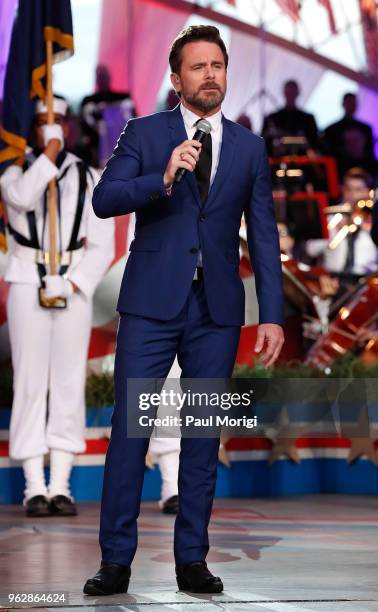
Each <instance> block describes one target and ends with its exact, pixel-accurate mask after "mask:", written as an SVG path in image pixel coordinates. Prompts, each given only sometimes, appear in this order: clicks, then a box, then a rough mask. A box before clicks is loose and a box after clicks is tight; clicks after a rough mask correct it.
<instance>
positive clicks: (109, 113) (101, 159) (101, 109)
mask: <svg viewBox="0 0 378 612" xmlns="http://www.w3.org/2000/svg"><path fill="white" fill-rule="evenodd" d="M111 81H112V78H111V73H110V70H109V68H108V67H107V66H104V65H102V64H99V65H98V66H97V67H96V91H95V93H94V94H92V95H90V96H86V97H85V98H84V99H83V101H82V102H81V106H80V117H81V123H82V130H83V135H84V141H85V144H86V147H85V149H86V151H87V156H86V157H85V159H84V161H86V162H87V163H89V164H91V165H93V166H94V167H95V168H103V167H104V166H105V163H106V162H107V160H108V159H109V157H110V156H111V154H112V152H113V148H114V145H115V144H116V141H117V138H118V135H119V132H120V130H122V128H123V126H124V125H125V124H126V123H127V121H128V120H129V119H130V118H131V117H135V115H136V110H135V105H134V102H133V100H132V97H131V95H130V93H129V92H127V91H122V92H120V91H114V90H113V89H112V83H111Z"/></svg>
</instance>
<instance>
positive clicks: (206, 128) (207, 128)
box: [196, 119, 211, 134]
mask: <svg viewBox="0 0 378 612" xmlns="http://www.w3.org/2000/svg"><path fill="white" fill-rule="evenodd" d="M196 128H197V130H200V131H201V132H205V134H210V132H211V124H210V123H209V122H208V121H206V119H200V121H198V123H197V125H196Z"/></svg>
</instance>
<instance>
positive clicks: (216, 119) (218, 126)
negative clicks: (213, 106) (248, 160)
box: [180, 104, 223, 187]
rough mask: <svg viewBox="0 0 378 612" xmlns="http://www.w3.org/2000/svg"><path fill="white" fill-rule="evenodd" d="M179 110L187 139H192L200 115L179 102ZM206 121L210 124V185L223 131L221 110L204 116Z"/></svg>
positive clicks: (214, 171)
mask: <svg viewBox="0 0 378 612" xmlns="http://www.w3.org/2000/svg"><path fill="white" fill-rule="evenodd" d="M180 110H181V114H182V118H183V119H184V125H185V129H186V133H187V135H188V139H189V140H192V138H193V136H194V134H195V132H196V130H197V126H196V123H197V121H198V120H199V119H202V117H199V115H196V114H195V113H193V112H192V111H191V110H189V109H188V108H186V107H185V106H183V104H180ZM206 121H208V122H209V123H210V125H211V132H210V134H211V146H212V150H211V155H212V161H211V174H210V187H211V185H212V184H213V181H214V178H215V174H216V172H217V169H218V165H219V158H220V151H221V144H222V133H223V125H222V111H221V110H220V111H218V112H217V113H215V114H214V115H211V117H206Z"/></svg>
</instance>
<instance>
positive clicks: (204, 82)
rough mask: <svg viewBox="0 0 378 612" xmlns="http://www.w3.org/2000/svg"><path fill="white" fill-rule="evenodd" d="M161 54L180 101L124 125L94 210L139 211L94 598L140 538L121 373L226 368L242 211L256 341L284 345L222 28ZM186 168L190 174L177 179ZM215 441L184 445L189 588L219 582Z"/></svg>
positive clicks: (239, 290)
mask: <svg viewBox="0 0 378 612" xmlns="http://www.w3.org/2000/svg"><path fill="white" fill-rule="evenodd" d="M169 61H170V66H171V71H172V74H171V81H172V84H173V86H174V87H175V89H176V92H177V93H178V95H179V97H180V104H179V106H177V108H175V109H174V110H173V111H166V112H162V113H157V114H154V115H150V116H148V117H142V118H139V119H133V120H130V121H129V122H128V124H127V126H126V128H125V130H124V132H123V133H122V135H121V137H120V139H119V141H118V144H117V146H116V149H115V151H114V155H113V156H112V158H111V159H110V161H109V163H108V165H107V167H106V169H105V171H104V173H103V176H102V179H101V181H100V183H99V184H98V186H97V188H96V190H95V193H94V198H93V207H94V210H95V212H96V214H97V215H98V216H99V217H102V218H107V217H115V216H118V215H124V214H128V213H131V212H133V211H135V212H136V229H135V239H134V240H133V242H132V244H131V246H130V256H129V258H128V261H127V265H126V269H125V274H124V277H123V281H122V286H121V291H120V296H119V301H118V311H119V313H120V323H119V329H118V336H117V352H116V363H115V395H116V400H115V408H114V413H113V420H112V436H111V441H110V444H109V449H108V453H107V458H106V465H105V475H104V485H103V496H102V507H101V526H100V544H101V549H102V563H101V567H100V570H99V572H98V573H97V574H96V575H95V576H94V577H93V578H90V579H89V580H88V581H87V582H86V585H85V587H84V592H85V593H87V594H92V595H107V594H112V593H117V592H125V591H127V588H128V584H129V578H130V573H131V572H130V565H131V562H132V560H133V557H134V555H135V551H136V547H137V517H138V515H139V509H140V499H141V492H142V485H143V474H144V457H145V454H146V451H147V448H148V439H146V438H144V439H143V438H133V437H127V419H126V412H127V397H126V395H127V380H128V379H132V378H144V379H164V378H165V377H166V376H167V375H168V372H169V370H170V367H171V365H172V363H173V361H174V358H175V356H176V354H177V357H178V361H179V364H180V367H181V369H182V377H183V378H184V379H187V378H191V379H199V378H203V379H210V378H211V379H227V378H229V377H230V376H231V374H232V370H233V366H234V361H235V356H236V351H237V347H238V341H239V334H240V327H241V325H243V323H244V289H243V283H242V281H241V279H240V277H239V227H240V220H241V216H242V214H243V212H244V214H245V218H246V223H247V228H248V244H249V250H250V255H251V260H252V262H253V267H254V273H255V278H256V287H257V296H258V302H259V312H260V324H259V327H258V337H257V342H256V346H255V351H256V352H257V353H260V357H261V361H262V362H263V363H264V364H265V365H266V366H269V365H271V364H272V363H274V361H275V360H276V358H277V356H278V354H279V352H280V349H281V347H282V344H283V332H282V327H281V323H282V304H283V292H282V278H281V263H280V251H279V245H278V235H277V229H276V223H275V219H274V212H273V203H272V194H271V184H270V170H269V165H268V161H267V156H266V152H265V145H264V141H263V140H262V139H261V138H259V137H257V136H254V135H253V134H252V133H251V132H250V131H248V130H246V129H245V128H243V127H241V126H239V125H237V124H235V123H233V122H232V121H229V120H228V119H226V118H225V117H224V116H223V115H222V112H221V103H222V101H223V99H224V96H225V93H226V70H227V62H228V56H227V51H226V48H225V45H224V43H223V41H222V40H221V38H220V36H219V32H218V30H217V29H216V28H214V27H211V26H192V27H190V28H188V29H187V30H184V31H183V32H181V34H179V36H178V37H177V38H176V39H175V40H174V42H173V44H172V47H171V51H170V57H169ZM204 118H205V119H206V120H207V121H208V122H209V124H210V126H211V131H210V134H208V135H207V136H206V138H205V140H204V141H203V142H202V144H200V143H199V142H197V141H196V140H193V139H192V138H193V135H194V133H195V131H196V129H197V128H196V124H197V122H198V121H199V120H200V119H204ZM180 168H184V169H185V170H186V171H187V172H186V175H185V176H184V178H183V180H182V181H181V182H180V183H179V184H175V177H176V173H177V171H178V170H179V169H180ZM129 409H130V407H129ZM218 448H219V439H217V438H216V437H215V438H207V439H205V438H200V437H199V438H191V437H183V438H182V442H181V454H180V470H179V483H178V484H179V512H178V515H177V519H176V523H175V538H174V552H175V560H176V577H177V583H178V587H179V589H181V590H185V591H190V592H197V593H218V592H221V591H222V590H223V584H222V581H221V579H220V578H218V577H216V576H213V575H212V574H211V573H210V571H209V570H208V568H207V565H206V561H205V559H206V555H207V553H208V550H209V540H208V531H207V529H208V523H209V520H210V514H211V509H212V503H213V496H214V489H215V482H216V471H217V458H218Z"/></svg>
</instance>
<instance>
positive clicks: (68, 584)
mask: <svg viewBox="0 0 378 612" xmlns="http://www.w3.org/2000/svg"><path fill="white" fill-rule="evenodd" d="M79 508H80V515H79V516H78V517H73V518H69V519H64V520H63V519H56V518H52V517H51V518H47V519H33V520H31V519H28V518H26V517H25V516H24V514H23V509H22V508H21V507H20V506H9V505H4V506H1V507H0V551H1V554H0V593H1V605H0V609H1V606H3V609H4V608H5V609H11V608H16V607H18V608H21V607H24V608H25V607H34V608H35V609H39V610H48V609H53V607H54V606H52V605H48V606H47V607H46V606H41V604H38V603H33V604H32V603H29V604H28V603H15V604H13V605H11V604H9V603H8V593H37V592H38V593H41V592H44V593H50V594H51V593H62V592H64V593H65V598H66V601H65V603H63V602H62V601H61V602H58V603H57V604H55V605H59V607H60V609H63V610H69V611H70V612H73V611H75V610H77V611H78V612H81V611H82V610H94V609H95V612H99V611H100V610H101V609H102V608H103V609H104V611H106V612H113V611H116V610H117V611H120V612H121V611H125V610H134V611H139V612H143V611H146V612H164V611H166V610H167V611H168V610H176V611H180V612H184V611H185V612H198V611H200V610H203V611H204V612H211V611H213V610H214V611H215V610H217V611H219V610H226V611H227V612H228V611H230V612H238V611H247V610H248V611H251V612H260V611H261V612H262V611H264V612H266V611H272V612H297V611H302V612H303V611H307V612H310V611H311V612H312V611H314V612H338V611H339V610H340V611H343V612H344V611H345V612H349V611H353V612H370V611H373V610H374V611H377V610H378V500H377V498H376V497H374V496H352V495H348V496H347V495H309V496H290V497H285V498H282V497H280V498H278V497H277V498H272V497H271V498H252V499H245V498H244V499H223V498H218V499H216V500H215V506H214V511H213V515H212V520H211V534H210V538H211V545H212V549H211V552H210V554H209V556H208V563H209V566H210V568H211V570H212V571H213V573H215V574H217V575H220V576H221V577H222V578H223V581H224V585H225V591H224V593H223V594H222V595H217V596H210V595H209V596H199V595H198V596H196V595H189V594H185V593H179V592H177V586H176V582H175V580H174V561H173V555H172V539H173V538H172V530H173V523H174V517H171V516H164V515H162V514H161V513H160V511H159V509H158V505H157V503H156V502H143V504H142V511H141V516H140V519H139V549H138V553H137V556H136V558H135V561H134V563H133V567H132V581H131V583H130V593H128V594H124V595H117V596H114V597H102V598H99V597H98V598H95V597H87V596H84V595H83V594H82V587H83V583H84V581H85V579H86V578H87V577H88V576H91V575H93V574H94V573H95V572H96V571H97V569H98V565H99V548H98V544H97V537H98V520H99V505H98V504H97V503H91V504H90V503H85V504H80V506H79Z"/></svg>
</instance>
